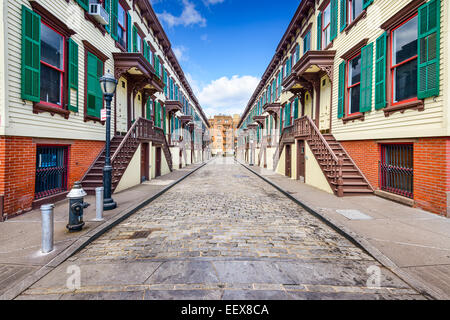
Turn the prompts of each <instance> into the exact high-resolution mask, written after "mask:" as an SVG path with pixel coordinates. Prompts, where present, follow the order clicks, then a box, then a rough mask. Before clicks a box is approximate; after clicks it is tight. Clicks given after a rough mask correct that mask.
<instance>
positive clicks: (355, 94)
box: [349, 85, 360, 114]
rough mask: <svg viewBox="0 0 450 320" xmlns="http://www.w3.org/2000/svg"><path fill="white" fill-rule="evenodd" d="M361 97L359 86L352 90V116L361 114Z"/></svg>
mask: <svg viewBox="0 0 450 320" xmlns="http://www.w3.org/2000/svg"><path fill="white" fill-rule="evenodd" d="M359 95H360V86H359V85H357V86H355V87H353V88H351V89H350V106H349V110H350V114H352V113H355V112H359Z"/></svg>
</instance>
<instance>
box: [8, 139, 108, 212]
mask: <svg viewBox="0 0 450 320" xmlns="http://www.w3.org/2000/svg"><path fill="white" fill-rule="evenodd" d="M47 141H48V143H47ZM42 144H43V145H46V144H48V145H50V144H51V145H53V144H56V145H67V146H69V172H68V175H69V179H68V181H69V186H68V187H69V188H71V187H72V186H73V183H74V182H75V181H77V180H79V179H81V178H82V177H83V175H84V173H85V172H86V170H87V169H88V168H89V167H90V165H91V164H92V162H93V161H94V160H95V159H96V157H97V156H98V154H99V152H100V151H101V149H102V148H103V146H104V143H103V142H99V141H82V140H71V141H68V142H67V143H66V142H62V141H58V140H46V141H45V143H42ZM37 145H41V142H40V141H35V140H34V139H33V138H29V137H0V195H4V206H3V211H4V213H5V214H6V215H8V216H14V215H17V214H21V213H23V212H26V211H28V210H30V209H31V208H32V204H33V200H34V188H35V171H36V147H37Z"/></svg>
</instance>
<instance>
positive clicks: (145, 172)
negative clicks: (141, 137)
mask: <svg viewBox="0 0 450 320" xmlns="http://www.w3.org/2000/svg"><path fill="white" fill-rule="evenodd" d="M149 169H150V164H149V144H148V143H143V144H142V145H141V183H142V182H145V181H149V180H150V170H149Z"/></svg>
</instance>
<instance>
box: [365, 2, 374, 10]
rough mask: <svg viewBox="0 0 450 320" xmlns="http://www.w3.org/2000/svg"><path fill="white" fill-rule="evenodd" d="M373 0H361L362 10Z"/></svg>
mask: <svg viewBox="0 0 450 320" xmlns="http://www.w3.org/2000/svg"><path fill="white" fill-rule="evenodd" d="M372 2H373V0H363V10H364V9H365V8H367V7H368V6H370V5H371V4H372Z"/></svg>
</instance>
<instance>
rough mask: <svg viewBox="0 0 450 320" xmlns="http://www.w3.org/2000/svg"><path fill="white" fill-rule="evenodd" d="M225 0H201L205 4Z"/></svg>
mask: <svg viewBox="0 0 450 320" xmlns="http://www.w3.org/2000/svg"><path fill="white" fill-rule="evenodd" d="M224 1H225V0H203V3H204V4H205V5H206V6H207V5H210V4H218V3H223V2H224Z"/></svg>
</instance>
